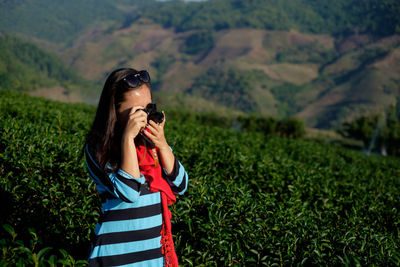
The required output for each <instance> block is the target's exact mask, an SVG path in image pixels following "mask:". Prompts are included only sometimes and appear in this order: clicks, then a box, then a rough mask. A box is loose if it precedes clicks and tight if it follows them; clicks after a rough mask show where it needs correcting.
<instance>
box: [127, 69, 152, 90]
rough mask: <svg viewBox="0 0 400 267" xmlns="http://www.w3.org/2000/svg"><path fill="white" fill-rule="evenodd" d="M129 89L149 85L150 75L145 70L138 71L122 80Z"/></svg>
mask: <svg viewBox="0 0 400 267" xmlns="http://www.w3.org/2000/svg"><path fill="white" fill-rule="evenodd" d="M122 80H123V81H124V82H125V83H126V84H127V85H128V86H129V87H133V88H135V87H138V86H139V85H140V84H141V83H149V82H150V75H149V73H148V72H147V71H146V70H141V71H138V72H137V73H135V74H130V75H128V76H126V77H125V78H124V79H122Z"/></svg>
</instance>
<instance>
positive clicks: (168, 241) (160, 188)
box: [136, 145, 178, 267]
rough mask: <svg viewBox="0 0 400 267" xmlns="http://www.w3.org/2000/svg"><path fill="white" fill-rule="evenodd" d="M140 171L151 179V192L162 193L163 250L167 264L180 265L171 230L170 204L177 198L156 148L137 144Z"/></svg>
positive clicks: (175, 266)
mask: <svg viewBox="0 0 400 267" xmlns="http://www.w3.org/2000/svg"><path fill="white" fill-rule="evenodd" d="M136 152H137V155H138V161H139V169H140V172H141V173H142V174H143V175H144V176H145V177H146V180H147V181H149V184H150V191H151V192H160V193H161V205H162V215H163V225H162V230H161V245H162V248H161V252H162V253H163V255H164V259H165V266H172V267H177V266H178V257H177V256H176V253H175V248H174V241H173V240H172V232H171V212H170V211H169V209H168V205H171V204H173V203H175V201H176V198H175V195H174V193H173V192H172V190H171V187H170V186H169V184H168V183H167V181H166V180H165V179H164V178H163V177H162V175H161V165H160V163H159V159H158V156H157V151H156V149H150V148H146V146H144V145H136Z"/></svg>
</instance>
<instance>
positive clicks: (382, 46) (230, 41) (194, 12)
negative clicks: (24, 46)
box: [0, 0, 400, 129]
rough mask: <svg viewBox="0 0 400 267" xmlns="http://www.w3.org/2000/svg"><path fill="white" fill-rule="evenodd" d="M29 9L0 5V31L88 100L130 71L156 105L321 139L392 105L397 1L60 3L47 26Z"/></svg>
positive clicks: (398, 71)
mask: <svg viewBox="0 0 400 267" xmlns="http://www.w3.org/2000/svg"><path fill="white" fill-rule="evenodd" d="M35 1H38V0H34V1H30V2H29V1H22V0H21V1H18V2H11V1H2V2H0V7H1V8H0V10H1V11H0V15H1V14H3V15H4V16H3V17H2V16H0V17H1V19H0V21H2V20H3V22H4V23H1V24H0V25H1V28H0V29H1V30H3V31H5V32H14V33H17V34H19V35H23V36H24V38H31V40H32V41H34V42H35V43H37V44H39V45H40V46H41V47H44V48H46V49H50V50H52V51H53V52H54V53H56V54H57V55H58V56H59V57H60V58H61V59H62V60H63V61H64V62H65V63H67V64H68V65H69V66H70V67H72V68H73V69H75V70H76V71H77V73H79V75H82V76H83V77H85V78H86V79H89V80H92V81H95V82H97V83H98V86H97V91H96V93H94V94H92V95H96V94H97V95H98V94H99V91H100V89H101V84H102V83H103V82H104V79H105V77H106V75H107V73H108V72H110V71H111V70H112V69H114V68H117V67H121V66H133V67H135V68H138V69H149V70H150V72H151V74H152V81H153V86H154V89H155V91H157V92H156V94H155V96H156V99H157V101H159V102H161V103H162V104H163V105H164V106H170V107H181V108H185V109H186V108H189V109H192V110H194V111H208V110H214V111H216V112H218V113H224V114H240V113H242V112H246V113H259V114H262V115H272V116H277V117H287V116H298V117H300V118H302V119H304V120H305V121H306V123H307V125H308V126H309V127H318V128H326V129H330V128H335V127H338V126H339V125H341V124H342V123H343V122H344V121H346V120H350V119H352V118H354V117H357V116H358V115H359V114H364V113H365V112H367V113H368V112H371V113H372V112H379V111H381V110H383V109H384V107H386V106H388V105H389V104H393V101H395V99H396V97H397V96H399V95H400V78H399V77H400V66H399V65H400V63H399V60H398V57H399V47H400V37H399V36H400V35H398V33H399V28H400V19H399V16H398V12H397V11H399V12H400V4H399V3H400V2H398V1H391V0H385V1H379V3H378V2H377V1H376V0H367V1H364V2H363V3H362V4H359V3H358V2H357V1H336V2H335V3H330V2H329V1H326V0H323V1H314V0H301V1H297V2H293V1H288V0H282V1H278V2H276V1H270V0H256V1H251V2H249V1H228V0H210V1H206V2H196V3H184V2H180V1H166V2H158V1H135V2H131V1H127V0H117V1H114V2H113V3H110V2H106V1H97V2H96V5H93V3H91V2H85V3H84V4H82V5H80V4H79V3H78V2H76V1H69V2H65V3H63V4H62V5H61V6H59V7H54V3H48V7H47V8H48V9H51V8H53V7H54V10H58V8H62V9H63V10H64V12H52V15H51V16H50V15H46V10H47V9H46V8H45V7H44V5H35V4H34V3H35ZM80 8H82V10H84V9H88V10H91V11H92V12H91V13H90V15H88V16H86V15H85V14H86V13H84V12H81V9H80ZM155 10H157V12H154V11H155ZM6 11H7V12H6ZM107 11H109V12H107ZM18 17H23V18H24V19H23V20H18V21H15V23H13V21H14V20H15V18H18ZM36 17H37V18H38V19H34V18H36ZM72 18H73V19H72ZM47 22H50V23H47ZM50 25H51V26H50ZM39 29H40V30H39ZM396 34H397V35H396ZM63 36H68V37H67V38H65V39H63ZM46 90H48V89H45V91H44V93H42V95H44V94H47V92H49V91H46ZM58 91H59V92H60V89H58ZM84 91H85V90H82V92H81V93H83V92H84ZM83 94H87V93H83ZM86 99H87V98H86ZM91 100H92V101H91V102H92V103H96V99H95V98H93V97H91Z"/></svg>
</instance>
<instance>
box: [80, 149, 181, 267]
mask: <svg viewBox="0 0 400 267" xmlns="http://www.w3.org/2000/svg"><path fill="white" fill-rule="evenodd" d="M85 152H86V165H87V169H88V173H89V176H90V178H91V179H93V180H94V182H95V183H96V188H97V190H98V192H99V196H100V199H101V205H102V211H101V214H100V218H99V221H98V223H97V225H96V229H95V238H94V241H93V242H92V250H91V253H90V256H89V259H88V261H89V266H163V265H164V259H163V255H162V253H161V243H160V241H161V229H162V207H161V194H160V192H156V193H152V192H150V189H149V186H148V183H147V182H146V179H145V177H144V176H143V174H141V176H140V178H134V177H133V176H132V175H130V174H128V173H127V172H125V171H123V170H122V169H118V171H117V172H116V173H105V172H104V171H103V170H102V169H101V167H100V166H99V165H98V163H97V161H96V160H94V158H93V156H92V154H90V152H89V148H88V145H86V147H85ZM162 176H163V178H164V179H166V181H167V182H168V184H169V185H170V186H171V190H172V191H173V192H174V193H175V194H179V195H181V194H183V193H184V192H185V191H186V188H187V182H188V175H187V173H186V171H185V169H184V167H183V166H182V164H181V163H180V162H179V161H178V160H176V158H175V163H174V169H173V172H172V173H171V174H169V175H167V174H166V173H165V172H164V171H163V172H162Z"/></svg>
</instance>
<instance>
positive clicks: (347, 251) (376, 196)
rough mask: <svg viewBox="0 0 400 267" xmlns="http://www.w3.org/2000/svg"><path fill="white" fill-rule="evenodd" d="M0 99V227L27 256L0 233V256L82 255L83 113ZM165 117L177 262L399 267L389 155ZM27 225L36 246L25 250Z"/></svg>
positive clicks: (85, 210) (85, 225) (394, 177)
mask: <svg viewBox="0 0 400 267" xmlns="http://www.w3.org/2000/svg"><path fill="white" fill-rule="evenodd" d="M0 99H1V102H0V114H1V119H0V133H1V138H0V189H1V198H2V203H4V205H1V208H2V211H1V214H4V216H2V217H1V219H0V223H1V224H7V225H9V226H5V230H7V229H8V230H10V229H11V228H10V227H12V229H14V230H13V231H14V233H16V234H18V236H19V238H20V240H22V241H21V242H23V243H24V245H23V246H22V245H21V247H25V248H27V249H28V250H29V251H30V252H29V253H28V251H27V250H26V249H21V250H19V249H18V247H20V246H19V244H22V243H14V244H17V245H16V246H15V245H10V244H13V243H12V240H13V239H11V241H10V234H9V232H10V231H8V230H7V231H8V232H7V231H5V230H2V232H0V235H1V236H0V238H1V239H2V241H1V246H2V251H3V255H2V261H3V262H8V261H10V262H18V261H22V262H28V261H29V262H32V255H33V254H35V255H36V257H38V256H39V253H40V252H41V251H42V252H41V253H40V258H39V261H40V260H42V261H43V262H46V263H45V264H48V263H47V262H48V261H49V260H50V259H54V260H57V261H58V260H59V259H62V258H64V259H65V260H68V259H69V261H71V262H72V260H74V261H76V262H78V261H79V260H85V259H86V258H87V256H88V253H89V248H90V237H91V235H92V234H93V230H94V227H95V223H96V221H97V218H98V215H99V212H100V210H99V200H98V197H97V194H96V189H95V187H94V184H93V182H91V180H90V179H89V178H88V177H87V175H86V169H85V166H84V162H83V159H82V158H80V153H81V149H82V145H83V142H84V137H85V134H86V132H87V130H88V128H89V127H90V123H91V121H92V119H93V117H94V112H95V109H94V108H93V107H89V106H86V105H76V104H74V105H71V104H61V103H57V102H52V101H49V100H44V99H37V98H31V97H28V96H26V95H23V94H18V93H13V92H4V91H0ZM177 116H178V115H177ZM170 117H171V116H170ZM170 117H168V114H167V123H166V134H167V140H168V142H169V144H170V146H171V147H172V148H173V149H174V153H175V155H176V156H177V158H178V159H179V160H180V161H181V162H182V164H183V165H184V166H185V168H186V170H187V171H188V174H189V185H188V190H187V192H186V193H185V195H183V196H181V197H179V199H178V202H177V203H176V204H175V205H173V206H172V214H173V218H172V224H173V225H172V228H173V234H174V240H175V245H176V250H177V253H178V258H179V260H180V263H181V265H183V266H259V265H265V266H283V265H379V266H395V265H399V264H400V252H399V251H400V231H399V229H400V227H399V226H400V214H399V207H400V197H399V194H398V192H399V190H400V169H399V168H398V166H400V159H398V158H391V157H386V158H385V157H378V156H369V157H367V156H365V155H363V154H361V153H359V152H356V151H350V150H347V149H344V148H342V147H339V146H333V145H326V144H317V143H313V142H310V141H304V140H293V139H286V138H280V137H271V136H265V135H263V134H262V133H257V132H242V131H233V130H229V129H224V128H219V127H213V126H205V125H199V123H198V122H197V121H196V120H192V119H190V117H188V119H187V120H181V119H179V118H176V119H172V118H170ZM30 228H34V229H36V230H35V235H37V236H38V237H40V238H41V239H42V244H41V245H40V247H39V248H37V249H33V250H32V249H31V247H30V246H29V245H26V244H29V242H30V240H32V234H29V229H30ZM11 236H12V235H11ZM3 240H4V241H3ZM7 240H8V241H7ZM47 247H52V248H53V249H52V250H50V249H47ZM13 249H14V250H13ZM60 250H61V251H63V252H64V253H67V254H65V255H64V254H61V256H60V252H59V251H60ZM4 251H15V253H14V254H10V253H7V256H4ZM23 251H25V252H26V253H25V252H23ZM57 253H58V254H57ZM53 255H54V257H53ZM68 255H71V258H70V257H69V256H68ZM52 257H53V258H52ZM66 258H68V259H66ZM76 262H75V264H76ZM80 263H82V262H80Z"/></svg>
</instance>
